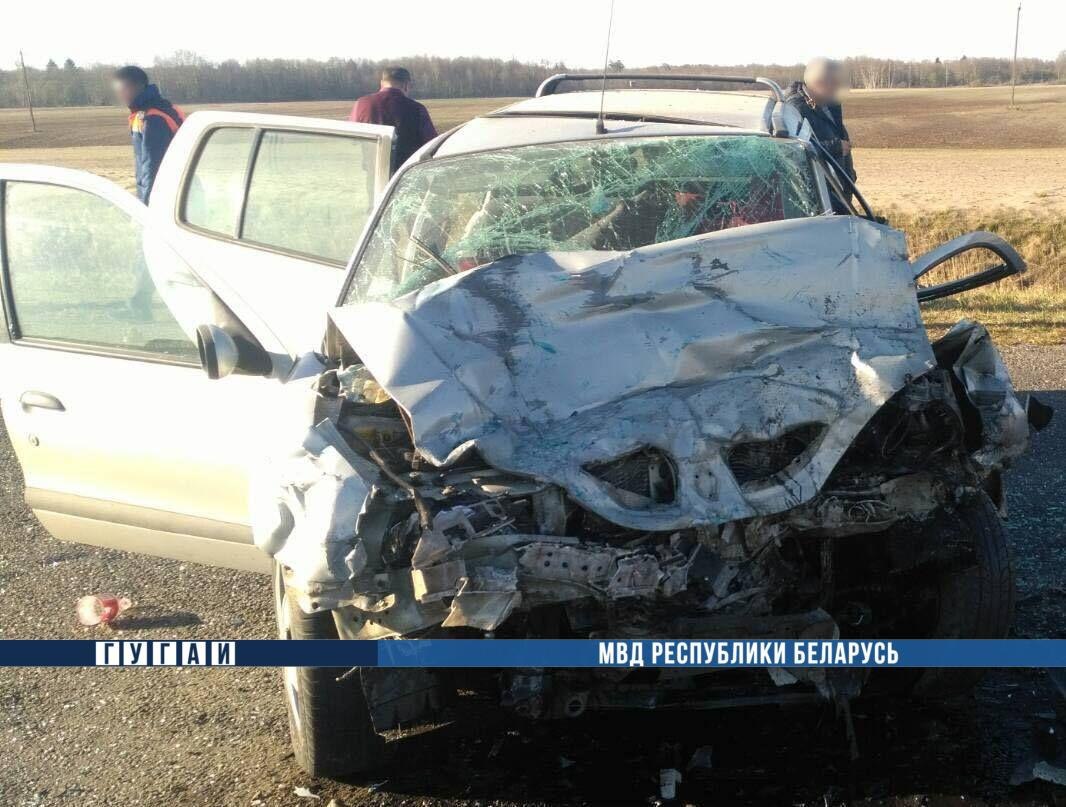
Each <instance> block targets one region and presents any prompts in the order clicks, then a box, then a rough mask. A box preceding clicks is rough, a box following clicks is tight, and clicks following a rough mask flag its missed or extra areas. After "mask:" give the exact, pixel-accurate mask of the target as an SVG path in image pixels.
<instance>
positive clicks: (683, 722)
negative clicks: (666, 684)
mask: <svg viewBox="0 0 1066 807" xmlns="http://www.w3.org/2000/svg"><path fill="white" fill-rule="evenodd" d="M459 701H460V702H459V703H458V704H457V705H456V706H455V707H453V708H452V709H451V710H450V711H449V712H447V713H445V715H444V718H445V719H446V721H447V722H444V723H441V724H438V725H435V726H433V727H427V728H424V729H420V730H413V731H408V732H403V733H401V734H400V735H399V736H393V737H391V738H390V742H389V743H388V747H389V756H390V762H389V763H388V764H387V766H386V767H385V768H384V769H382V770H379V771H375V772H373V773H371V774H369V775H367V776H365V777H359V778H358V779H353V780H349V781H347V782H346V783H345V785H347V787H350V788H353V789H352V790H349V789H347V787H346V788H345V789H343V790H339V791H337V795H338V796H340V797H341V798H342V799H343V798H345V797H348V798H356V799H362V798H365V797H367V794H366V792H365V791H366V790H371V791H372V792H373V793H375V794H376V796H377V798H378V799H383V801H382V803H384V804H394V803H396V804H400V803H408V802H407V801H406V800H407V799H411V798H413V799H415V800H416V802H417V801H418V800H419V799H434V798H438V799H460V800H463V801H464V802H466V801H469V800H474V801H475V802H477V801H480V802H482V803H491V804H495V803H502V802H510V801H513V802H516V803H534V804H567V803H574V802H578V803H611V804H636V803H644V804H647V803H649V802H650V801H652V800H653V799H654V798H655V797H656V796H657V795H658V788H657V782H658V775H659V768H660V767H661V766H662V764H663V760H664V759H666V756H664V754H665V753H666V751H665V750H664V749H667V748H669V747H674V748H676V750H674V751H671V752H670V753H671V754H672V756H671V759H673V760H676V763H675V764H677V765H679V766H680V769H681V771H682V774H683V776H684V780H683V783H682V786H681V792H680V798H681V800H682V802H681V803H692V804H705V803H709V802H712V801H713V802H714V803H726V804H733V803H742V804H746V803H758V804H762V803H791V804H807V803H817V804H819V805H821V804H825V803H828V804H838V803H845V802H846V803H850V802H853V801H855V800H858V799H864V798H865V799H874V800H881V799H886V800H889V801H890V802H892V803H895V799H899V798H905V797H913V796H916V795H920V794H930V793H937V794H944V795H949V796H951V797H954V798H964V799H966V800H968V801H972V800H976V802H977V803H981V802H982V801H984V800H990V801H997V802H998V801H1003V800H1004V799H1007V800H1010V799H1013V798H1016V797H1019V796H1021V795H1022V794H1021V792H1020V791H1017V790H1015V789H1012V788H1011V786H1010V784H1009V782H1010V777H1011V774H1012V772H1013V770H1014V769H1015V768H1016V767H1017V765H1018V764H1019V763H1020V761H1021V760H1022V759H1024V757H1025V756H1026V754H1028V753H1029V752H1030V747H1029V743H1028V740H1027V735H1028V732H1029V730H1030V728H1031V717H1032V715H1034V714H1035V713H1037V712H1039V711H1041V710H1045V709H1048V708H1051V707H1050V706H1049V704H1051V703H1052V702H1053V695H1052V692H1051V687H1050V685H1049V684H1048V682H1047V677H1046V674H1045V673H1044V672H1043V671H1038V670H997V671H994V672H992V673H991V674H990V675H989V676H988V678H986V680H985V681H984V682H983V683H982V684H981V685H980V686H979V687H978V689H977V691H976V692H975V693H974V695H973V696H970V697H961V698H955V699H953V700H950V701H945V702H941V703H936V704H927V703H919V702H916V701H912V700H904V699H899V698H870V699H864V700H860V701H857V702H856V703H855V705H854V717H855V725H856V733H857V736H858V742H859V750H860V757H859V759H858V760H856V761H852V760H851V758H850V755H849V753H848V744H847V739H846V734H845V731H844V727H843V724H842V722H841V720H840V719H839V718H838V717H837V715H836V714H835V712H834V709H833V708H832V706H830V705H828V704H827V705H825V706H824V707H794V708H774V707H758V708H751V709H744V710H737V711H716V712H688V713H681V712H627V713H600V714H592V713H590V714H588V715H586V716H584V717H582V718H578V719H576V720H566V721H561V720H557V721H549V722H531V721H525V720H520V719H517V718H514V717H512V716H510V715H508V714H506V713H505V712H503V711H502V710H501V709H499V708H498V707H497V706H496V705H495V704H494V703H493V702H492V701H491V699H488V698H481V697H477V696H467V697H463V698H460V699H459ZM697 752H699V753H697ZM694 760H701V764H697V765H693V764H692V762H693V761H694ZM708 760H709V761H710V765H709V766H708V765H706V764H703V763H706V762H707V761H708ZM334 784H336V783H334ZM342 787H344V786H343V785H342ZM1029 798H1032V794H1031V793H1030V794H1029Z"/></svg>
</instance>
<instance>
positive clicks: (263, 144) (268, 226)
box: [182, 127, 378, 264]
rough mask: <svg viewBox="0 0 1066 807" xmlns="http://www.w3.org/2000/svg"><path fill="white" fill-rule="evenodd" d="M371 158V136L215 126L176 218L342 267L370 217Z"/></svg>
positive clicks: (373, 163) (373, 150) (373, 152)
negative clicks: (179, 213)
mask: <svg viewBox="0 0 1066 807" xmlns="http://www.w3.org/2000/svg"><path fill="white" fill-rule="evenodd" d="M377 158H378V142H377V140H376V139H375V138H371V137H346V136H343V135H336V134H328V133H316V132H301V131H285V130H272V129H255V128H249V127H243V128H237V127H222V128H218V129H215V130H213V131H212V132H211V133H210V134H209V135H208V136H207V139H206V141H205V142H204V145H203V147H202V148H201V150H200V153H199V156H198V157H197V160H196V165H195V167H194V169H193V171H192V173H191V175H190V177H189V179H188V180H187V185H186V188H185V200H184V206H183V209H182V220H183V221H184V222H185V223H186V224H190V225H192V226H194V227H197V228H199V229H202V230H207V231H210V232H212V233H215V234H218V235H221V236H225V237H227V238H232V239H234V240H237V241H241V242H244V243H247V244H249V245H250V246H262V247H268V248H270V249H273V250H278V251H282V252H287V253H292V254H293V255H297V256H300V257H307V258H312V259H314V260H318V261H323V262H327V263H333V264H344V263H346V262H347V260H348V258H349V257H350V255H351V252H352V249H353V247H354V246H355V239H356V237H357V236H358V235H359V232H360V230H361V229H362V228H363V225H364V224H365V223H366V220H367V218H368V216H369V215H370V210H371V207H372V205H373V202H374V183H375V180H376V177H377V168H376V166H377ZM249 170H250V171H251V173H250V174H249V173H248V171H249Z"/></svg>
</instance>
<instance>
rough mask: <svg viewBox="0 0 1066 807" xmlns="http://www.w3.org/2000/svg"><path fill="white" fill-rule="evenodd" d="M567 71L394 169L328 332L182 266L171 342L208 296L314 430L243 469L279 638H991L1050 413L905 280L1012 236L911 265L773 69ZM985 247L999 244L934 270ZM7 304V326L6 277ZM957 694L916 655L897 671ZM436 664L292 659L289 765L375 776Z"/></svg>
mask: <svg viewBox="0 0 1066 807" xmlns="http://www.w3.org/2000/svg"><path fill="white" fill-rule="evenodd" d="M575 78H576V80H582V79H587V78H588V77H580V76H579V77H554V78H553V79H550V80H549V81H548V82H546V83H545V85H544V86H543V87H542V90H541V92H540V93H538V97H537V98H534V99H531V100H529V101H523V102H520V103H517V104H514V105H512V106H510V107H507V108H505V109H502V110H500V111H498V112H496V113H492V114H490V115H487V116H485V117H482V118H479V119H476V120H474V121H472V122H470V123H468V124H466V125H464V126H462V127H460V128H458V129H456V130H453V131H452V132H450V133H448V134H445V135H443V136H442V137H440V138H438V139H437V140H436V141H434V142H433V143H430V144H429V145H427V146H426V147H425V148H424V149H423V150H422V151H421V152H420V153H419V154H417V155H415V157H413V158H412V159H411V161H409V162H408V164H407V165H406V166H404V167H403V168H402V169H401V170H400V171H399V173H398V175H397V176H396V177H394V178H393V180H392V181H391V183H390V185H389V187H388V189H387V190H386V191H385V193H384V195H383V198H382V199H380V200H379V202H378V203H377V206H376V207H375V208H374V210H373V213H372V215H371V218H370V220H369V222H368V224H367V226H366V229H365V231H364V233H363V235H362V237H361V239H360V241H359V244H358V246H357V248H356V250H355V254H354V257H353V258H352V261H351V263H350V266H349V271H348V273H347V279H346V281H345V282H344V287H343V289H342V290H341V294H340V301H339V302H340V304H339V305H338V306H337V307H336V308H334V309H333V310H332V311H331V312H330V314H329V322H328V327H327V331H326V334H325V339H324V342H323V344H322V348H321V351H319V352H317V353H314V354H308V355H304V356H303V357H302V358H300V357H299V355H298V353H297V352H295V351H289V350H287V349H286V347H285V345H284V344H283V343H282V344H280V345H279V344H278V342H279V340H277V339H276V338H275V337H274V336H273V334H272V333H271V325H272V323H271V321H270V320H269V319H251V317H252V314H250V313H249V314H248V315H247V316H245V315H244V314H243V313H242V312H243V311H244V308H243V307H242V300H243V298H242V289H241V280H242V278H234V277H233V276H232V275H227V273H226V271H225V270H224V269H220V268H219V267H213V268H211V269H210V272H213V273H214V275H215V277H213V278H212V277H209V276H208V274H209V270H208V269H206V268H205V269H203V270H202V271H201V265H200V264H199V263H197V262H196V261H195V260H190V261H189V263H190V264H191V265H192V267H193V272H192V274H194V275H195V276H198V277H199V278H200V279H201V280H202V281H203V283H204V286H205V287H207V290H208V293H209V294H210V302H211V304H210V305H206V306H205V305H199V306H198V307H192V308H190V307H189V306H186V307H185V308H184V309H182V313H181V314H178V313H175V314H174V316H175V317H176V318H177V319H178V320H179V321H180V322H181V323H182V325H183V327H185V330H186V332H189V328H188V324H189V323H190V322H192V320H191V317H192V314H190V311H192V310H195V311H196V313H197V314H199V315H200V319H199V320H198V321H197V322H196V325H197V326H198V327H197V329H196V332H197V337H198V347H199V356H200V360H201V362H202V364H203V366H204V367H205V368H206V369H207V371H208V375H209V376H211V377H212V378H215V379H219V378H224V380H221V381H216V382H214V383H216V384H218V385H219V386H225V385H227V384H236V383H241V382H242V381H248V380H249V377H251V378H252V379H258V380H263V379H264V378H266V377H269V378H272V379H275V380H277V379H282V380H286V381H287V382H288V383H286V384H285V385H284V386H283V387H282V386H278V387H277V389H279V390H284V391H285V392H284V393H282V392H277V393H276V397H277V398H278V399H279V400H280V399H281V398H282V397H284V398H285V399H286V400H287V401H289V403H288V404H287V407H288V408H287V411H289V412H290V414H289V415H288V416H287V417H288V420H287V421H286V429H289V428H290V426H291V424H292V423H298V422H299V423H301V428H304V427H308V426H309V427H310V428H309V429H308V430H307V431H306V433H305V434H304V435H303V437H302V438H301V439H298V440H292V441H290V442H288V443H286V441H285V440H281V439H280V438H279V439H278V440H277V441H276V442H277V443H278V444H279V445H280V449H276V450H275V449H272V451H271V452H270V456H269V461H262V462H261V461H260V459H259V458H260V457H263V456H265V455H264V454H259V455H257V459H256V461H255V465H256V466H257V467H256V472H255V474H254V477H255V478H254V481H253V484H252V488H251V489H252V501H251V506H250V513H251V517H250V521H251V524H252V527H253V532H254V540H255V544H256V545H257V546H258V547H259V548H260V549H261V550H263V551H264V552H265V553H266V555H268V556H270V557H271V558H273V559H274V561H275V566H274V568H275V582H276V586H275V589H276V606H277V611H278V617H279V630H280V632H281V635H283V636H286V637H291V638H335V637H339V638H342V639H345V638H359V639H393V638H405V637H406V638H412V637H448V636H462V637H484V638H486V639H491V638H493V637H518V638H566V637H571V638H593V637H595V638H599V637H612V638H645V637H648V638H650V637H671V638H682V637H691V638H768V637H775V638H835V637H880V638H888V637H909V638H915V637H917V638H923V637H957V638H978V637H981V638H998V637H1003V636H1005V635H1006V634H1007V632H1008V630H1009V627H1010V624H1011V616H1012V608H1013V578H1012V574H1011V569H1010V562H1009V558H1008V556H1007V547H1006V544H1005V540H1004V534H1003V529H1002V526H1001V524H1000V515H999V513H998V512H997V511H1000V510H1002V508H1003V504H1004V502H1003V493H1002V490H1003V488H1002V471H1003V470H1004V469H1005V468H1006V467H1007V466H1008V465H1009V463H1010V461H1011V459H1012V458H1014V457H1016V456H1018V455H1019V454H1021V453H1022V452H1024V451H1025V449H1026V447H1027V444H1028V439H1029V432H1030V428H1031V426H1037V427H1039V426H1041V425H1043V423H1044V422H1046V420H1047V418H1048V417H1049V416H1050V413H1049V411H1048V410H1047V409H1046V408H1045V407H1042V406H1041V405H1040V404H1038V403H1037V402H1035V401H1022V400H1020V399H1019V398H1018V396H1017V395H1016V394H1015V392H1014V390H1013V388H1012V386H1011V383H1010V379H1009V377H1008V374H1007V372H1006V369H1005V367H1004V365H1003V362H1002V360H1001V358H1000V357H999V354H998V353H997V351H996V349H995V347H994V346H993V345H992V343H991V341H990V339H989V336H988V333H987V332H986V331H985V330H984V328H982V327H981V326H980V325H978V324H976V323H972V322H961V323H959V324H958V325H957V326H955V327H954V328H953V329H951V330H950V331H949V332H948V333H947V334H946V335H944V336H943V337H942V338H940V339H939V340H937V341H935V342H933V343H930V341H929V338H928V336H927V334H926V331H925V328H924V326H923V324H922V317H921V313H920V310H919V303H920V301H921V300H924V299H934V298H936V297H939V296H944V295H947V294H952V293H956V292H958V291H964V290H966V289H969V288H975V287H977V286H979V285H982V284H984V283H987V282H992V281H994V280H997V279H1000V278H1003V277H1007V276H1010V275H1012V274H1016V273H1018V272H1021V271H1023V270H1024V263H1023V261H1022V260H1021V258H1020V257H1019V256H1018V255H1017V254H1016V252H1015V251H1014V250H1013V249H1012V248H1011V247H1010V246H1009V245H1008V244H1006V243H1005V242H1003V241H1002V240H1001V239H999V238H998V237H996V236H994V235H992V234H988V233H973V234H970V235H968V236H964V237H962V238H960V239H956V240H955V241H952V242H950V243H949V244H946V245H945V246H944V247H942V248H940V249H938V250H935V251H934V252H932V253H929V254H927V255H924V256H921V257H919V258H918V259H916V260H914V261H910V260H908V251H907V246H906V242H905V238H904V236H903V234H902V233H900V232H898V231H896V230H893V229H891V228H890V227H888V226H887V225H885V224H884V223H880V222H879V221H878V220H876V218H875V217H874V216H873V214H872V213H871V211H870V209H869V207H868V206H867V205H866V203H865V201H864V200H862V197H861V195H859V194H858V192H857V190H856V189H855V188H854V187H852V186H850V184H849V183H848V181H847V179H846V177H844V176H843V175H842V172H839V171H838V170H837V169H836V167H835V166H834V165H833V164H832V161H831V159H830V158H828V156H827V155H825V153H824V152H822V151H821V150H820V148H819V146H818V144H817V143H816V142H813V141H812V138H811V135H810V132H809V129H808V127H807V126H806V124H805V123H803V122H802V121H801V119H800V118H799V116H798V115H797V114H796V113H795V111H794V110H792V109H791V108H789V107H788V106H787V105H785V104H784V103H783V102H782V97H781V93H780V90H779V89H778V88H777V87H776V85H774V84H773V83H772V82H768V81H765V80H756V81H752V80H744V79H731V81H734V82H736V83H746V84H753V85H756V84H757V85H763V87H765V88H768V89H769V90H770V92H769V95H763V94H759V93H750V94H747V93H737V92H728V93H712V92H703V91H700V92H695V91H691V90H669V91H667V90H640V89H626V90H619V91H608V92H606V93H604V94H603V97H602V99H601V94H600V93H599V92H581V91H579V92H571V93H559V92H558V89H559V87H560V86H561V85H562V84H564V83H565V82H566V81H570V80H575ZM611 78H612V79H614V78H616V77H615V76H612V77H611ZM641 78H642V79H647V78H648V77H647V76H642V77H641ZM670 78H672V79H674V80H676V79H677V78H678V77H676V76H672V77H670ZM756 89H758V87H756ZM601 102H602V108H603V110H604V112H603V113H602V118H601V117H600V112H599V110H600V108H601ZM194 118H195V116H193V118H192V119H194ZM192 119H191V120H192ZM853 197H854V198H855V199H856V200H857V203H858V204H859V205H860V207H859V208H853V207H852V204H853V203H852V201H851V200H852V198H853ZM153 204H155V202H154V201H153ZM834 206H836V208H837V209H838V210H839V209H842V208H843V209H846V210H847V213H848V214H847V215H841V214H838V213H834ZM977 249H982V250H985V251H989V252H991V253H993V255H994V258H995V262H994V265H993V266H991V267H989V268H987V269H985V270H983V271H979V272H976V273H972V274H970V275H968V276H965V277H962V278H961V279H955V280H951V281H948V282H946V283H943V284H939V285H932V286H928V285H923V284H922V283H921V279H922V278H924V277H925V276H926V275H927V274H928V273H930V272H932V271H933V270H934V269H936V268H937V267H938V266H940V265H941V264H943V263H944V262H946V261H948V260H949V259H951V258H953V257H955V256H958V255H960V254H962V253H963V252H967V251H971V250H977ZM152 275H153V279H154V280H155V281H156V286H157V287H158V288H159V289H160V296H161V297H162V299H163V301H165V302H166V303H167V304H168V305H169V307H170V309H171V310H172V311H175V312H176V311H177V310H178V309H179V307H180V306H179V302H181V300H178V298H179V297H180V295H176V294H175V293H174V292H173V290H172V289H171V290H169V291H168V290H167V288H164V286H165V285H166V284H165V283H161V281H160V280H159V277H160V275H159V274H158V273H157V271H156V270H155V269H153V271H152ZM292 288H293V290H294V293H295V290H296V289H297V285H296V284H295V283H294V285H293V287H292ZM244 296H245V297H246V296H247V294H245V295H244ZM181 299H182V300H184V299H186V298H181ZM8 300H9V301H10V302H9V304H8V310H9V311H10V317H9V325H10V321H11V320H12V319H16V316H17V315H16V312H15V309H17V307H18V301H19V291H18V288H17V285H16V286H15V289H14V292H13V293H12V291H11V288H10V287H9V288H8ZM324 307H325V306H324V305H323V308H324ZM16 321H17V320H16ZM9 332H11V331H10V329H9ZM11 333H13V335H14V338H13V342H17V341H19V339H20V338H22V337H20V335H19V333H18V331H17V330H16V331H14V332H11ZM272 394H275V393H272ZM6 404H7V401H6V400H5V415H7V414H8V409H7V408H6ZM31 404H32V401H31ZM294 413H299V414H294ZM241 416H242V417H243V414H242V415H241ZM256 417H261V416H260V415H257V416H256ZM274 418H275V419H274V420H273V421H271V422H272V423H274V424H277V423H278V421H277V419H276V418H277V416H276V415H274ZM300 418H303V420H302V422H301V421H300ZM213 422H216V423H217V419H213ZM265 428H266V429H272V430H273V432H275V433H277V431H278V430H279V429H280V428H281V427H280V426H278V425H274V426H270V425H266V426H265ZM260 434H263V432H260ZM286 446H287V448H286ZM24 453H25V454H32V449H31V448H26V447H23V448H22V449H21V450H20V459H23V460H24V457H23V455H24ZM24 466H25V460H24ZM28 478H29V477H28ZM37 509H42V510H45V511H47V508H45V507H42V508H37ZM46 523H48V522H47V521H46ZM234 543H236V542H234ZM155 551H157V552H159V553H160V554H168V553H167V552H161V551H159V550H158V548H157V549H156V550H155ZM479 683H480V684H483V685H484V686H486V687H492V688H495V689H497V691H498V694H499V697H500V699H501V702H502V703H503V704H504V705H505V706H508V707H510V708H513V709H515V710H517V711H518V712H520V713H522V714H525V715H529V716H532V717H575V716H578V715H580V714H581V713H583V712H584V711H585V710H587V709H611V708H615V709H616V708H654V707H659V706H672V705H679V704H684V705H686V706H688V707H691V708H697V707H706V708H721V707H725V706H739V705H745V704H755V703H768V702H782V703H784V702H794V701H796V700H800V699H803V698H807V697H809V698H812V699H818V698H830V697H837V698H839V697H844V698H847V697H852V696H854V695H856V694H858V693H859V692H860V691H861V690H862V689H863V687H864V686H865V685H866V684H867V681H866V675H865V673H862V672H861V671H858V672H856V671H850V672H848V671H845V674H840V675H837V674H834V675H827V674H826V673H825V672H824V671H811V670H770V671H757V674H756V673H751V674H749V673H744V674H742V675H737V674H736V673H729V674H724V673H705V672H703V671H693V672H692V673H691V674H687V675H679V674H677V673H671V674H670V675H668V676H667V675H663V676H659V675H654V674H649V673H647V672H640V673H635V674H632V675H628V676H623V677H620V676H619V674H618V673H617V671H613V670H612V671H602V672H601V671H592V670H580V671H579V670H574V671H544V670H522V671H510V672H505V673H503V674H502V675H486V676H485V677H484V680H483V681H480V682H479V681H478V680H477V678H476V677H472V676H465V677H464V687H467V688H469V687H471V686H476V685H478V684H479ZM969 683H972V680H968V679H967V678H965V677H964V676H960V675H957V674H952V675H948V674H947V673H945V672H944V671H935V670H930V671H926V672H925V673H924V674H923V675H922V676H921V677H919V678H916V679H915V680H910V681H908V682H907V686H908V687H910V688H912V689H914V690H916V691H926V692H931V691H943V690H945V689H950V688H959V687H965V686H966V685H968V684H969ZM453 688H454V682H453V681H452V680H451V678H450V676H449V675H448V674H447V673H441V674H435V673H432V672H430V671H418V672H414V673H412V672H403V671H390V670H363V671H362V672H361V674H360V675H358V676H355V675H350V676H346V677H344V678H343V680H338V676H337V672H336V671H333V670H318V669H298V670H297V669H293V670H289V671H287V673H286V691H287V696H288V702H289V709H290V718H291V726H292V734H293V743H294V747H295V750H296V755H297V759H298V761H299V762H300V763H301V764H302V765H304V766H305V767H306V768H308V769H309V770H310V771H312V772H314V773H317V774H327V775H328V774H340V773H344V772H349V771H352V770H356V769H360V768H365V767H368V766H370V765H373V764H374V763H375V762H376V760H377V759H378V755H379V753H380V751H381V745H382V741H381V738H380V734H379V733H380V732H381V731H384V730H386V729H389V728H391V727H394V726H396V725H397V724H399V723H404V724H408V723H410V722H411V721H414V720H417V719H419V718H421V717H424V716H425V715H427V714H429V713H430V712H431V711H432V710H433V709H434V708H435V707H436V706H437V705H439V704H440V703H441V702H443V701H444V700H446V698H447V697H448V694H449V692H450V691H451V690H452V689H453Z"/></svg>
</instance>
